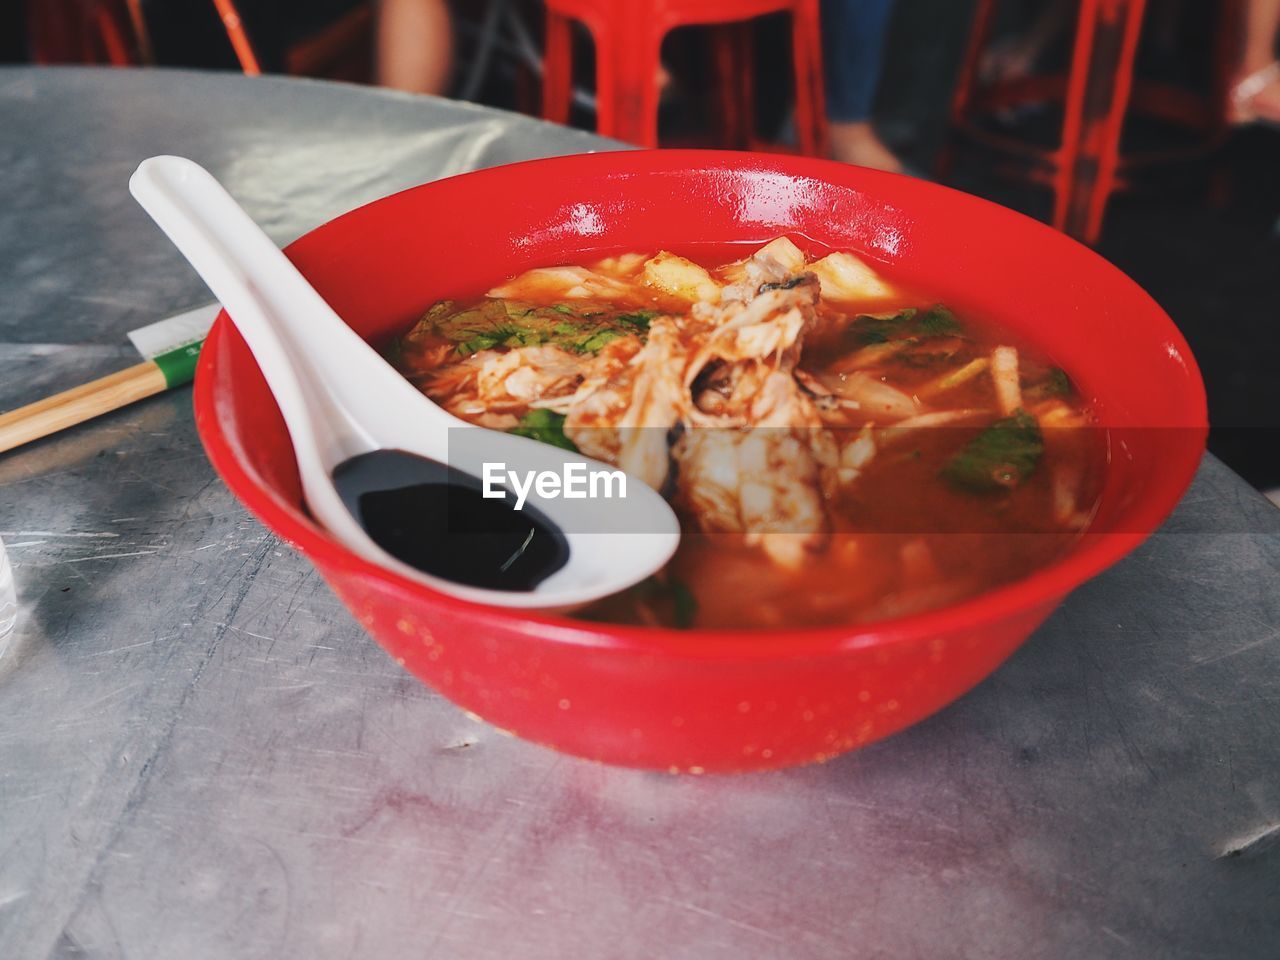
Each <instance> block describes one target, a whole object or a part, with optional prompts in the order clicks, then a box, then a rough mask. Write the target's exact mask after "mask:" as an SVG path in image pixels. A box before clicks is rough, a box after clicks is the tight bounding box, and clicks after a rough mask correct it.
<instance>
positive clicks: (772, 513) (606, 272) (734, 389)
mask: <svg viewBox="0 0 1280 960" xmlns="http://www.w3.org/2000/svg"><path fill="white" fill-rule="evenodd" d="M392 358H393V361H394V362H395V363H396V365H397V367H398V368H399V369H400V370H401V371H402V372H403V373H404V374H405V376H407V377H408V378H409V379H410V380H412V381H413V382H414V383H415V384H416V385H417V386H418V387H419V389H421V390H422V391H423V392H424V393H426V394H427V395H428V396H429V397H431V398H432V399H433V400H435V401H436V402H437V403H439V404H441V405H442V406H443V407H445V409H447V410H449V411H450V412H452V413H454V414H456V415H457V416H459V417H461V418H463V419H465V420H469V421H471V422H473V423H477V424H481V425H483V426H487V427H490V428H492V429H499V430H510V431H513V432H517V433H522V434H524V435H526V436H530V437H533V438H535V439H538V440H542V441H544V442H548V443H555V444H558V445H560V446H563V447H566V448H568V449H577V450H581V452H583V453H585V454H588V455H590V456H593V457H596V458H598V459H600V460H604V461H606V462H608V463H612V464H616V465H618V466H620V467H621V468H622V469H624V470H626V471H627V472H628V473H629V474H630V475H632V476H634V477H636V478H638V479H640V480H643V481H644V482H646V483H648V484H650V485H651V486H653V487H654V488H655V489H658V490H660V491H662V492H663V493H664V494H666V495H668V496H669V498H670V499H671V501H672V503H673V505H674V506H675V508H676V510H677V512H678V513H679V515H680V518H681V526H682V530H683V538H682V543H681V546H680V549H679V551H678V552H677V554H676V556H675V557H674V558H673V560H672V561H671V563H670V564H669V565H668V567H667V568H666V569H665V570H664V571H663V572H662V573H661V574H659V575H658V576H657V577H655V578H652V579H651V580H649V581H646V582H645V583H643V584H640V585H638V586H637V587H635V588H633V589H631V590H628V591H626V592H625V593H622V594H619V595H617V596H614V597H610V598H608V599H606V600H604V601H602V602H600V603H597V604H595V605H594V606H592V607H590V608H588V609H586V610H583V611H580V612H579V614H578V615H579V616H583V617H587V618H592V619H602V620H610V621H619V622H629V623H638V624H648V625H663V626H677V627H688V626H698V627H708V628H743V627H747V628H751V627H761V628H777V627H787V626H796V627H800V626H813V625H821V624H839V623H858V622H867V621H873V620H879V619H885V618H889V617H894V616H901V615H906V614H910V613H917V612H921V611H924V610H929V609H933V608H936V607H940V606H944V605H946V604H949V603H954V602H957V601H959V600H962V599H965V598H967V597H971V596H973V595H975V594H978V593H980V592H982V591H984V590H987V589H990V588H992V587H995V586H998V585H1000V584H1004V583H1008V582H1011V581H1013V580H1016V579H1019V578H1020V577H1023V576H1026V575H1027V574H1028V573H1029V572H1032V571H1034V570H1035V569H1037V568H1039V567H1043V566H1045V565H1046V564H1048V563H1050V562H1051V561H1053V560H1054V559H1056V558H1057V557H1059V556H1061V555H1062V553H1064V552H1065V551H1066V550H1067V549H1069V548H1070V546H1071V544H1072V543H1074V542H1075V540H1076V539H1077V538H1078V537H1079V536H1080V535H1081V533H1082V532H1083V531H1084V530H1085V528H1086V527H1087V526H1088V523H1089V521H1090V519H1091V517H1092V514H1093V511H1094V509H1095V507H1096V500H1097V496H1098V491H1099V489H1100V487H1101V480H1102V472H1103V465H1104V461H1105V438H1104V437H1103V436H1102V435H1101V432H1100V431H1098V430H1097V429H1095V428H1093V421H1094V418H1093V416H1092V413H1091V411H1090V410H1089V408H1088V407H1087V405H1086V404H1085V403H1084V401H1083V400H1082V398H1081V397H1080V396H1079V395H1078V393H1077V392H1076V390H1075V388H1074V387H1073V385H1072V383H1071V380H1070V377H1069V375H1068V374H1067V373H1066V372H1065V371H1063V370H1060V369H1058V368H1057V367H1055V366H1053V364H1052V363H1051V362H1049V360H1048V359H1047V358H1046V357H1044V356H1042V355H1040V354H1038V353H1037V352H1036V351H1035V350H1034V349H1033V348H1031V347H1030V346H1029V345H1028V344H1026V343H1024V342H1022V341H1021V340H1020V339H1019V338H1016V337H1012V336H1010V335H1009V334H1008V333H1007V332H1004V331H1000V330H997V329H995V328H993V327H991V326H990V325H987V324H984V323H982V322H981V320H980V319H978V318H973V317H968V316H964V317H960V316H957V315H956V314H955V313H953V312H952V311H951V310H949V309H948V308H947V307H946V305H945V304H942V303H938V302H936V301H935V300H931V299H929V298H928V297H925V296H921V295H919V294H918V293H917V292H915V291H912V290H908V289H906V288H904V287H901V286H900V285H896V284H893V283H890V282H889V281H887V280H886V279H885V278H883V277H882V276H880V275H879V274H878V272H877V271H876V270H874V269H873V268H872V267H870V266H869V265H867V264H866V263H864V262H863V261H862V260H860V259H859V258H857V257H856V256H854V255H852V254H849V253H844V252H828V251H823V252H822V253H819V254H817V255H812V256H810V255H806V254H805V253H804V252H803V251H802V250H801V249H800V248H799V247H798V246H796V244H795V243H793V242H792V241H791V240H790V239H788V238H785V237H783V238H778V239H777V240H774V241H772V242H771V243H769V244H767V245H765V246H764V247H762V248H760V249H759V250H757V251H755V252H754V253H753V254H751V255H750V256H748V257H746V258H744V259H741V260H736V261H733V262H731V263H723V264H715V263H709V262H708V263H698V262H694V261H693V260H691V259H686V258H684V257H680V256H677V255H675V254H672V253H669V252H663V251H659V252H657V253H654V254H650V253H642V252H636V253H627V254H622V255H618V256H613V257H609V258H606V259H603V260H598V261H595V262H590V263H584V264H576V265H561V266H550V267H544V268H537V269H533V270H529V271H526V272H525V273H523V274H520V275H519V276H516V277H512V278H509V279H508V280H506V281H504V282H503V283H501V284H499V285H498V286H496V287H494V288H493V289H492V290H490V291H489V292H488V294H487V295H485V296H483V297H475V298H471V299H466V300H459V301H452V300H445V301H441V302H439V303H437V304H435V305H434V306H433V307H432V308H431V309H430V310H429V311H428V312H427V313H426V315H425V316H424V317H422V319H421V320H420V321H419V322H418V323H417V324H416V325H415V326H414V327H413V329H412V330H410V331H409V332H408V333H406V334H405V335H404V336H403V337H402V338H400V339H399V340H398V341H397V342H396V343H395V344H394V345H393V350H392Z"/></svg>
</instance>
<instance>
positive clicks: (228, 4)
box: [213, 0, 262, 77]
mask: <svg viewBox="0 0 1280 960" xmlns="http://www.w3.org/2000/svg"><path fill="white" fill-rule="evenodd" d="M213 6H214V8H215V9H216V10H217V11H218V18H219V19H220V20H221V21H222V26H223V29H225V30H226V31H227V39H228V40H230V41H231V49H232V50H234V51H235V55H236V59H237V60H239V61H240V69H241V70H243V71H244V73H245V76H249V77H256V76H259V75H261V73H262V66H261V65H260V64H259V63H258V55H257V54H256V53H254V50H253V44H252V43H250V42H249V35H248V34H247V33H245V30H244V23H243V22H241V20H240V11H239V10H237V9H236V5H235V3H234V2H233V0H213Z"/></svg>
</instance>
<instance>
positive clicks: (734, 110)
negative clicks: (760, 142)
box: [711, 21, 755, 149]
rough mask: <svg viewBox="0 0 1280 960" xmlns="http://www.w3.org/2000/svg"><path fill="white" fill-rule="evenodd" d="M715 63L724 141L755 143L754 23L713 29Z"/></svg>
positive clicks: (737, 146)
mask: <svg viewBox="0 0 1280 960" xmlns="http://www.w3.org/2000/svg"><path fill="white" fill-rule="evenodd" d="M711 53H712V63H713V67H714V69H715V72H716V88H717V97H718V101H719V102H718V103H717V108H718V110H719V117H718V120H719V127H720V142H721V144H722V145H724V146H726V147H732V148H735V149H742V148H743V147H746V146H747V145H748V144H749V143H750V142H751V135H752V131H753V129H754V126H755V124H754V122H753V119H754V118H753V117H752V107H753V105H754V103H755V100H754V98H753V91H752V86H753V84H752V79H753V78H752V76H751V66H752V64H751V23H750V22H749V21H747V22H743V23H727V24H722V25H719V26H717V27H714V28H713V29H712V32H711Z"/></svg>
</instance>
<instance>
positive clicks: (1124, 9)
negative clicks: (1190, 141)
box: [938, 0, 1241, 244]
mask: <svg viewBox="0 0 1280 960" xmlns="http://www.w3.org/2000/svg"><path fill="white" fill-rule="evenodd" d="M1239 4H1240V0H1221V22H1220V27H1219V30H1218V37H1217V39H1216V43H1215V67H1214V89H1213V91H1212V92H1211V94H1210V95H1209V96H1208V97H1197V96H1195V95H1194V94H1191V93H1189V92H1187V91H1185V90H1182V89H1179V88H1176V87H1171V86H1168V85H1164V84H1156V83H1151V82H1147V81H1144V80H1141V79H1135V78H1134V74H1133V63H1134V55H1135V52H1136V50H1137V46H1138V35H1139V33H1140V32H1141V28H1142V20H1143V13H1144V12H1145V7H1146V0H1081V2H1080V12H1079V15H1078V18H1077V21H1076V36H1075V47H1074V50H1073V53H1072V57H1071V62H1070V66H1069V67H1068V70H1067V73H1066V75H1065V76H1061V75H1059V76H1032V77H1023V78H1018V79H1014V80H1008V81H1002V82H997V83H994V84H990V85H985V86H984V85H981V84H980V82H979V77H978V73H979V68H980V63H981V61H982V56H983V53H984V52H985V50H986V47H987V44H988V42H989V41H990V39H991V33H992V27H993V24H994V20H995V10H996V0H978V4H977V10H976V13H975V17H974V26H973V30H972V33H971V35H970V38H969V45H968V49H967V50H966V52H965V58H964V62H963V66H962V67H961V71H960V79H959V82H958V83H957V85H956V90H955V95H954V98H953V100H952V106H951V128H952V131H953V133H960V134H962V135H963V136H965V137H966V138H968V139H970V140H973V141H975V142H978V143H982V144H984V145H986V146H988V147H992V148H994V149H996V150H998V151H1001V152H1004V153H1006V154H1011V155H1015V156H1019V157H1022V158H1023V159H1024V160H1027V161H1030V165H1029V166H1028V167H1027V168H1026V169H1024V170H1022V171H1021V175H1022V176H1023V177H1024V178H1026V179H1029V180H1032V181H1034V182H1039V183H1043V184H1047V185H1048V186H1049V187H1050V188H1051V189H1052V190H1053V194H1054V205H1053V221H1052V222H1053V225H1054V227H1056V228H1057V229H1059V230H1062V231H1063V232H1065V233H1067V234H1068V235H1070V236H1073V237H1075V238H1076V239H1077V240H1082V241H1083V242H1085V243H1088V244H1093V243H1096V242H1097V240H1098V236H1099V234H1100V233H1101V231H1102V220H1103V216H1104V214H1105V212H1106V207H1107V202H1108V200H1109V199H1110V198H1111V195H1112V194H1113V193H1114V192H1115V191H1116V190H1119V189H1123V188H1124V187H1126V186H1128V183H1129V178H1130V174H1131V172H1132V171H1133V170H1135V169H1137V168H1140V167H1142V166H1147V165H1151V164H1154V163H1162V162H1168V161H1173V160H1181V159H1186V158H1188V157H1189V156H1193V155H1203V154H1206V153H1208V152H1209V151H1210V150H1212V149H1213V148H1215V147H1216V146H1217V145H1218V144H1219V143H1220V142H1221V140H1222V138H1223V137H1224V136H1225V134H1226V132H1227V131H1228V124H1227V112H1226V105H1227V98H1228V95H1229V92H1228V88H1229V82H1230V79H1229V78H1230V70H1231V63H1232V53H1233V49H1234V44H1235V42H1236V40H1237V38H1238V32H1237V30H1238V27H1239V24H1240V21H1241V12H1240V9H1239ZM1047 101H1060V102H1061V103H1062V105H1063V109H1064V116H1063V123H1062V139H1061V142H1060V143H1059V145H1058V146H1057V147H1056V148H1053V149H1044V148H1042V147H1037V146H1033V145H1031V144H1029V143H1026V142H1024V141H1021V140H1018V139H1016V138H1013V137H1008V136H1002V135H999V134H994V133H992V132H990V131H989V130H987V129H985V128H983V127H982V125H981V122H980V121H981V118H982V117H983V116H984V115H987V114H990V113H992V112H995V111H998V110H1004V109H1008V108H1011V107H1017V106H1021V105H1026V104H1032V103H1043V102H1047ZM1131 104H1132V106H1133V108H1134V109H1135V110H1139V111H1141V112H1143V113H1146V114H1148V115H1151V116H1155V117H1158V118H1160V119H1162V120H1165V121H1167V122H1170V123H1173V124H1178V125H1181V126H1184V127H1188V128H1190V129H1192V130H1195V131H1197V132H1199V133H1200V134H1202V135H1203V136H1202V139H1201V140H1200V142H1199V143H1197V144H1196V145H1195V146H1193V147H1191V148H1184V149H1177V150H1174V149H1169V150H1161V151H1158V152H1150V153H1146V154H1141V155H1138V154H1134V155H1128V156H1122V155H1121V153H1120V133H1121V129H1122V127H1123V125H1124V120H1125V116H1126V113H1127V112H1128V110H1129V107H1130V105H1131ZM953 159H954V139H953V138H952V139H949V140H948V142H947V144H946V146H945V147H944V149H943V152H942V155H941V157H940V159H939V162H938V175H939V178H940V179H942V178H945V177H946V175H947V174H948V172H949V171H950V168H951V165H952V162H953Z"/></svg>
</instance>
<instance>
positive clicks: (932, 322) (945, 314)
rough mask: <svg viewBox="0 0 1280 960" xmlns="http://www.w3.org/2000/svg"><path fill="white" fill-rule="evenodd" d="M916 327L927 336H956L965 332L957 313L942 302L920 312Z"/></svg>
mask: <svg viewBox="0 0 1280 960" xmlns="http://www.w3.org/2000/svg"><path fill="white" fill-rule="evenodd" d="M916 328H917V331H918V332H919V333H921V334H923V335H924V336H926V337H954V336H956V335H957V334H959V333H963V332H964V328H963V327H961V326H960V321H959V320H957V319H956V315H955V314H954V313H952V312H951V311H950V310H948V309H947V308H946V307H944V306H943V305H942V304H940V303H939V304H937V305H935V306H932V307H930V308H929V309H928V310H926V311H925V312H924V313H922V314H920V317H919V319H918V320H917V321H916Z"/></svg>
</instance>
